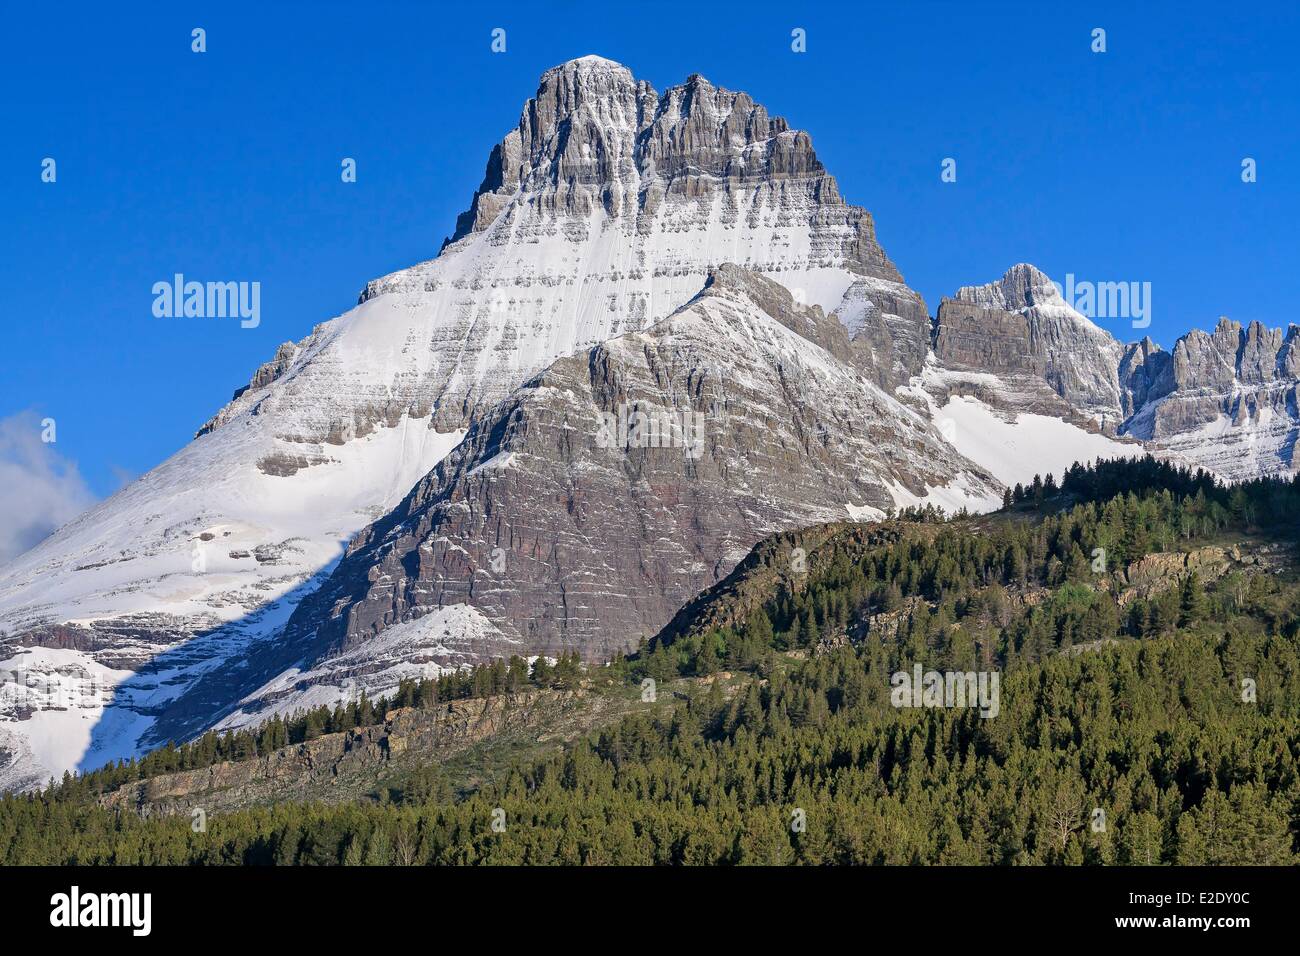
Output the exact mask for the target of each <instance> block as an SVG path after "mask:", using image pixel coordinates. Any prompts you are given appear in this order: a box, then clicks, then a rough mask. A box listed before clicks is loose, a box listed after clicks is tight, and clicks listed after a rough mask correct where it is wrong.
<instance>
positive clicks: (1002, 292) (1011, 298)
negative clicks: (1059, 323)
mask: <svg viewBox="0 0 1300 956" xmlns="http://www.w3.org/2000/svg"><path fill="white" fill-rule="evenodd" d="M954 298H955V299H958V300H959V301H961V302H969V303H971V304H973V305H979V306H983V307H984V308H986V309H1002V310H1003V311H1006V312H1019V311H1020V310H1021V309H1029V308H1033V307H1034V306H1037V305H1047V304H1051V305H1065V304H1066V302H1065V300H1064V299H1062V298H1061V292H1060V290H1059V289H1058V288H1057V286H1056V284H1055V283H1054V282H1053V281H1052V280H1051V278H1049V277H1048V275H1047V273H1045V272H1043V270H1041V269H1039V268H1038V267H1037V266H1035V265H1031V264H1030V263H1028V262H1017V263H1016V264H1015V265H1014V266H1012V267H1011V268H1010V269H1008V270H1007V271H1006V272H1005V273H1003V275H1002V278H1001V279H998V280H996V281H994V282H989V283H986V284H984V285H967V286H962V287H961V288H960V289H958V290H957V293H956V295H955V296H954Z"/></svg>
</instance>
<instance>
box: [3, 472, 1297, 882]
mask: <svg viewBox="0 0 1300 956" xmlns="http://www.w3.org/2000/svg"><path fill="white" fill-rule="evenodd" d="M1298 517H1300V485H1297V484H1296V483H1288V482H1280V481H1260V482H1253V483H1248V484H1244V485H1238V486H1233V487H1232V488H1225V487H1222V486H1220V485H1218V484H1216V483H1215V482H1214V481H1212V480H1211V479H1210V478H1208V477H1207V476H1205V475H1203V474H1199V475H1193V474H1190V473H1188V472H1185V471H1180V470H1177V469H1174V468H1172V467H1170V466H1167V465H1164V464H1160V463H1157V462H1155V461H1153V460H1150V459H1147V460H1145V461H1134V462H1111V463H1103V464H1101V465H1098V466H1097V467H1095V468H1090V469H1084V468H1081V467H1078V466H1076V468H1074V469H1072V470H1071V471H1070V472H1069V473H1067V474H1066V475H1065V476H1064V477H1063V478H1062V480H1061V481H1060V483H1059V485H1058V484H1057V483H1056V482H1055V481H1052V480H1050V478H1048V479H1044V480H1043V481H1035V482H1034V483H1033V484H1032V485H1031V486H1030V487H1029V488H1028V489H1019V490H1018V491H1013V492H1012V493H1011V494H1010V496H1009V500H1008V502H1007V507H1006V508H1004V510H1003V511H1002V512H999V513H998V514H996V515H989V516H981V517H975V518H972V517H969V516H960V517H957V518H955V519H950V520H949V519H945V518H944V517H943V516H941V515H939V514H936V513H935V512H933V511H928V510H927V511H923V512H910V513H905V514H903V515H901V516H897V517H894V518H891V519H890V520H888V521H886V522H884V523H881V524H878V525H870V526H868V525H842V526H826V527H823V528H820V529H810V531H809V532H807V533H801V534H791V535H782V536H778V537H776V538H774V539H771V540H770V541H768V542H765V543H764V544H762V545H760V546H759V548H756V549H755V552H754V554H753V555H751V557H750V558H749V559H747V560H746V561H745V562H743V563H742V564H741V565H740V566H739V567H738V568H737V569H736V572H735V573H734V574H733V576H732V578H731V579H729V580H728V581H727V582H724V583H723V584H722V585H720V586H719V587H718V588H716V589H715V590H714V592H713V593H711V594H708V595H705V596H704V597H703V598H701V599H700V600H699V601H696V602H692V605H691V606H689V607H688V609H687V611H685V612H684V616H679V619H678V620H677V621H675V622H674V623H673V625H671V626H670V627H669V628H668V629H667V630H666V631H665V633H664V634H662V635H660V637H659V638H658V639H656V640H655V641H654V642H651V644H650V645H648V646H646V647H645V648H643V649H642V651H641V652H640V653H639V654H636V655H632V656H630V657H628V658H622V659H619V660H617V661H614V662H611V663H610V664H609V665H608V667H607V668H604V669H602V670H601V671H599V672H598V671H597V670H596V669H595V667H594V666H589V667H588V668H587V670H586V672H585V674H584V672H583V670H582V668H580V667H579V666H578V663H577V662H576V661H573V660H566V661H564V662H561V664H560V666H559V667H557V668H554V669H552V668H548V667H544V668H543V669H542V670H541V671H540V672H535V673H532V674H529V673H528V672H527V669H526V668H521V666H520V665H519V664H518V663H515V664H513V665H510V664H499V665H497V666H496V667H495V668H483V669H480V670H479V671H477V672H474V673H470V674H466V675H465V676H464V677H460V678H455V679H451V680H447V681H444V683H442V684H441V685H439V684H437V683H435V682H429V683H426V684H423V685H409V686H404V687H403V688H402V689H401V690H400V691H399V699H398V700H396V701H394V702H392V703H393V704H401V705H406V706H417V707H420V706H425V707H427V706H433V705H434V704H435V703H436V701H437V700H439V699H440V695H442V697H444V698H445V697H446V696H455V695H464V694H479V695H489V694H501V693H511V692H513V691H515V690H518V689H519V688H520V687H521V686H523V685H524V684H536V683H538V682H539V681H541V682H543V683H545V684H546V685H547V686H551V685H553V684H554V683H555V682H575V683H576V682H584V681H585V682H591V681H592V678H593V677H594V676H597V675H598V676H600V677H601V679H602V680H604V679H611V680H613V681H614V682H616V683H620V684H621V683H627V684H631V685H633V686H638V685H639V686H645V687H648V686H652V685H651V684H649V683H647V682H654V684H655V685H666V683H667V682H671V681H673V680H675V679H677V678H679V677H682V676H691V677H696V678H702V679H697V680H696V681H695V682H694V684H693V685H692V688H693V690H692V691H691V693H690V694H689V695H688V699H686V700H684V701H682V703H681V704H680V706H678V707H677V708H676V709H675V710H673V711H672V712H671V715H665V716H660V717H631V718H626V719H624V720H622V721H621V722H619V723H617V724H615V725H612V726H609V727H607V728H606V729H604V730H603V731H600V732H597V733H595V734H593V735H592V736H590V737H589V738H587V739H585V740H583V741H580V742H579V743H577V744H576V745H574V746H572V747H570V748H568V749H567V750H565V751H564V752H562V753H557V754H555V755H552V756H548V757H546V758H543V759H539V760H536V761H534V762H532V763H529V764H526V765H523V766H518V767H513V768H502V772H501V774H500V775H499V776H498V777H497V779H496V781H495V782H489V783H485V784H484V785H483V786H482V787H480V788H479V789H478V790H477V791H476V792H474V793H471V794H469V795H467V796H464V797H462V798H459V799H457V798H455V797H453V796H450V795H448V790H447V788H446V787H440V786H438V785H437V776H438V769H437V768H436V767H430V768H429V769H428V773H429V780H428V785H427V786H424V787H421V788H419V789H418V790H414V791H412V792H410V793H407V794H404V795H401V796H400V797H399V799H398V800H397V801H396V802H378V801H375V802H362V803H354V804H349V805H343V806H328V807H327V806H320V805H308V804H283V805H280V806H276V807H271V808H256V809H249V810H245V811H239V812H234V813H228V814H213V815H209V816H208V817H207V818H206V821H205V826H204V827H203V828H200V831H201V832H195V827H194V826H193V823H192V820H191V819H190V818H189V817H184V816H180V817H171V818H165V817H164V818H153V819H149V820H144V819H141V818H140V817H139V816H136V815H135V814H132V813H129V812H121V811H117V810H108V809H105V808H103V807H102V806H100V805H99V804H98V802H97V798H98V796H99V794H100V793H102V792H103V791H105V790H109V789H112V787H114V786H117V785H119V784H120V783H122V782H123V781H125V780H128V779H136V778H138V777H140V776H142V775H149V774H154V773H162V772H167V771H168V770H173V769H181V768H183V767H184V766H201V765H204V764H205V762H208V763H210V762H213V761H215V760H220V759H239V758H241V757H242V758H243V759H249V758H250V756H251V755H252V754H255V753H257V752H258V749H259V748H262V749H263V750H264V749H265V748H269V747H275V746H283V745H284V744H286V743H291V742H292V740H293V738H294V737H295V736H300V737H306V736H308V735H311V734H318V733H327V732H330V731H331V730H334V729H338V725H339V723H340V722H341V723H342V724H344V725H348V724H350V725H353V726H355V725H356V724H357V723H365V722H371V721H375V720H378V719H380V718H381V716H382V711H383V710H385V709H387V706H389V705H388V704H387V703H386V704H384V705H380V706H375V705H373V704H370V703H363V704H362V705H354V707H353V708H343V709H341V710H339V711H320V712H315V713H314V714H307V715H300V716H299V717H298V718H296V719H295V720H293V721H289V722H288V723H287V724H284V725H281V726H280V727H279V729H270V730H264V731H263V732H262V733H261V734H260V735H259V734H245V735H244V736H243V738H241V739H239V740H238V741H236V740H235V739H234V738H231V739H229V740H219V739H218V738H216V737H215V736H210V737H208V738H203V739H201V740H200V741H198V742H197V743H195V744H190V745H187V746H186V747H183V748H169V749H168V750H167V751H164V752H163V753H162V754H161V755H152V756H151V757H148V758H145V760H144V761H141V762H138V763H135V764H131V765H123V766H120V767H116V768H112V769H111V770H106V771H103V772H101V773H99V774H92V775H89V776H87V777H85V778H76V779H69V780H67V781H65V782H64V783H63V784H61V785H59V786H56V787H51V788H50V789H48V790H47V791H45V792H44V793H41V794H36V795H26V796H11V797H7V798H5V799H4V800H3V801H0V862H2V863H6V864H12V863H58V862H71V863H205V864H206V863H282V864H302V863H320V864H325V863H438V864H478V863H629V864H636V863H827V862H835V863H890V864H909V863H970V864H1057V863H1065V864H1070V863H1075V864H1084V863H1117V864H1147V863H1211V864H1216V863H1223V864H1248V863H1291V862H1295V861H1296V856H1297V849H1298V843H1297V837H1298V835H1300V778H1298V776H1297V772H1298V770H1300V633H1298V629H1300V576H1298V575H1297V571H1296V566H1295V555H1294V551H1293V544H1294V542H1295V540H1296V531H1295V529H1296V522H1297V518H1298ZM688 612H689V613H688ZM915 665H921V666H922V667H923V668H924V669H926V670H927V671H930V670H934V671H961V672H972V673H974V672H979V673H983V674H989V673H995V674H997V675H998V677H999V678H1000V684H999V685H998V686H999V701H998V707H997V708H996V713H995V715H990V716H981V712H980V710H979V709H977V708H974V707H968V706H956V707H953V706H933V707H931V706H926V707H899V706H896V704H897V700H896V699H894V698H893V694H892V692H893V689H894V685H895V684H896V677H897V675H898V674H899V673H900V672H903V673H906V672H908V671H909V670H910V669H911V668H912V667H914V666H915ZM723 670H727V671H730V672H732V673H733V674H743V675H745V676H746V680H745V681H744V682H743V683H742V684H741V685H740V688H739V690H738V691H737V692H736V693H734V694H733V695H732V696H730V698H728V697H726V696H724V694H723V692H722V690H721V688H720V684H721V682H720V681H717V680H713V679H711V675H714V674H716V673H717V672H720V671H723Z"/></svg>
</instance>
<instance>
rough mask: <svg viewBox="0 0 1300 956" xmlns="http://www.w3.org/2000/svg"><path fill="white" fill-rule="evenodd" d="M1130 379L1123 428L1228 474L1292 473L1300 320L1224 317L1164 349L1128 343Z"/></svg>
mask: <svg viewBox="0 0 1300 956" xmlns="http://www.w3.org/2000/svg"><path fill="white" fill-rule="evenodd" d="M1121 375H1123V376H1125V379H1126V381H1129V382H1132V383H1133V389H1132V399H1131V401H1130V404H1131V406H1132V413H1131V415H1130V416H1129V418H1128V420H1127V421H1126V422H1125V423H1124V426H1123V432H1124V433H1125V434H1128V435H1131V436H1133V437H1135V438H1139V439H1142V440H1144V441H1147V442H1150V443H1151V444H1152V445H1153V446H1155V447H1156V448H1158V449H1161V450H1164V451H1167V452H1169V453H1172V454H1175V455H1177V456H1178V457H1179V458H1182V459H1184V460H1186V461H1189V462H1191V463H1193V464H1196V465H1200V466H1202V467H1205V468H1208V469H1209V470H1211V471H1213V472H1215V473H1216V474H1219V475H1222V476H1223V477H1225V478H1229V479H1241V478H1249V477H1253V476H1256V475H1268V474H1290V473H1293V472H1294V471H1295V470H1296V457H1295V446H1296V438H1297V435H1298V434H1300V403H1298V401H1297V388H1298V387H1300V327H1297V326H1295V325H1292V326H1290V327H1289V328H1288V329H1287V330H1286V331H1285V332H1283V331H1282V330H1281V329H1270V328H1268V327H1266V326H1264V325H1263V324H1262V323H1259V322H1252V323H1251V324H1250V325H1248V326H1246V327H1244V328H1243V327H1242V326H1241V324H1240V323H1237V322H1232V321H1230V320H1228V319H1221V320H1220V321H1219V324H1218V325H1217V326H1216V328H1215V330H1214V332H1213V333H1206V332H1203V331H1201V330H1199V329H1196V330H1193V331H1192V332H1189V333H1188V334H1187V335H1184V336H1183V337H1182V338H1180V339H1179V340H1178V342H1177V343H1175V345H1174V348H1173V352H1172V354H1171V353H1166V352H1163V351H1161V350H1160V349H1159V347H1158V346H1154V344H1151V343H1149V340H1148V341H1147V342H1143V343H1139V345H1138V346H1130V349H1129V351H1128V352H1127V353H1126V355H1125V362H1124V364H1123V365H1122V366H1121Z"/></svg>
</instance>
